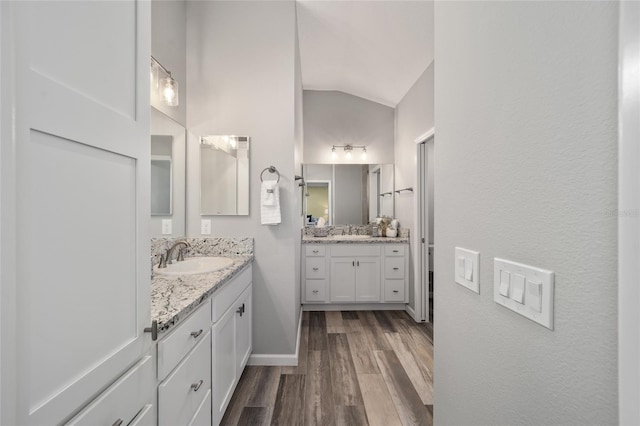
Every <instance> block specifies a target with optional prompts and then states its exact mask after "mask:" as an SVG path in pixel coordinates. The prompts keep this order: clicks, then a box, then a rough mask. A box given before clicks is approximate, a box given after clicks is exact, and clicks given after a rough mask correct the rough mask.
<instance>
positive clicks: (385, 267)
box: [302, 242, 409, 305]
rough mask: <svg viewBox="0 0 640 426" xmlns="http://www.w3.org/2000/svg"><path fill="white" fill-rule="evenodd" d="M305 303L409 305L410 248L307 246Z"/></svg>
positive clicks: (391, 245) (396, 245)
mask: <svg viewBox="0 0 640 426" xmlns="http://www.w3.org/2000/svg"><path fill="white" fill-rule="evenodd" d="M303 247H304V250H303V253H304V261H303V272H302V274H303V282H304V289H303V290H302V294H303V299H304V300H303V303H306V304H313V305H316V304H317V305H321V304H341V303H407V302H408V300H407V298H408V282H409V280H408V276H407V272H408V261H409V260H408V256H407V255H408V244H406V243H391V242H379V243H368V244H353V243H347V244H344V243H343V244H341V243H329V242H327V243H323V244H305V245H304V246H303Z"/></svg>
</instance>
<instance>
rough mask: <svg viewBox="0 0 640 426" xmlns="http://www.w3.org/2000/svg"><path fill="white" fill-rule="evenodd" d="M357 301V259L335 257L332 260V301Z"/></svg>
mask: <svg viewBox="0 0 640 426" xmlns="http://www.w3.org/2000/svg"><path fill="white" fill-rule="evenodd" d="M354 300H356V268H355V259H353V258H348V257H335V258H332V259H331V301H332V302H353V301H354Z"/></svg>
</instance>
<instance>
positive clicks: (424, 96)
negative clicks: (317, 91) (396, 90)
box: [394, 62, 434, 308]
mask: <svg viewBox="0 0 640 426" xmlns="http://www.w3.org/2000/svg"><path fill="white" fill-rule="evenodd" d="M433 78H434V63H433V62H432V63H431V65H429V67H427V69H426V70H425V71H424V72H423V73H422V75H421V76H420V77H419V78H418V80H416V82H415V83H414V84H413V86H412V87H411V89H409V91H408V92H407V94H406V95H404V98H402V100H401V101H400V103H399V104H398V106H397V107H396V144H395V158H396V161H395V165H396V167H395V179H396V182H395V185H396V188H398V189H402V188H407V187H413V188H414V189H416V190H417V188H418V174H417V171H418V169H417V164H416V158H417V150H416V142H415V140H416V138H418V137H420V136H422V135H424V134H425V133H426V132H428V131H429V130H431V129H433V123H434V107H433ZM394 198H395V212H396V218H397V219H398V221H399V222H400V226H401V227H403V228H410V229H411V233H410V238H411V254H410V258H409V271H410V272H409V305H410V306H411V307H412V308H414V307H415V291H414V290H415V288H414V281H415V277H419V276H420V269H419V268H420V265H419V263H418V257H419V253H418V250H416V248H417V247H419V246H420V242H419V239H418V233H417V229H418V222H417V219H416V218H417V205H416V203H417V200H418V194H417V192H406V191H405V192H402V193H400V194H396V195H395V197H394Z"/></svg>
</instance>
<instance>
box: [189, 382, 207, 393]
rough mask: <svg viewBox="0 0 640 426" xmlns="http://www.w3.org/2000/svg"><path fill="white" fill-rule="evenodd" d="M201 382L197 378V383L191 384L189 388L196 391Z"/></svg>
mask: <svg viewBox="0 0 640 426" xmlns="http://www.w3.org/2000/svg"><path fill="white" fill-rule="evenodd" d="M203 383H204V381H202V380H199V381H198V382H197V383H194V384H192V385H191V389H193V391H194V392H198V389H200V386H202V384H203Z"/></svg>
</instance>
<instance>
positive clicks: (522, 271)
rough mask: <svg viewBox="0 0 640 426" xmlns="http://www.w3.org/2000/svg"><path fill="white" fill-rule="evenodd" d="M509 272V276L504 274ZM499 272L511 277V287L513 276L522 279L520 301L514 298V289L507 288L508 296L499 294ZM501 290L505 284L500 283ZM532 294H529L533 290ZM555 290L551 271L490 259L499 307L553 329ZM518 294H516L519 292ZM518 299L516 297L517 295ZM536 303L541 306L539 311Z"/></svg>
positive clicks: (494, 297)
mask: <svg viewBox="0 0 640 426" xmlns="http://www.w3.org/2000/svg"><path fill="white" fill-rule="evenodd" d="M506 273H508V274H509V275H507V274H506ZM500 274H502V275H503V277H506V276H510V277H511V280H510V281H511V282H510V283H509V285H510V287H511V286H512V285H513V277H514V276H520V277H522V276H523V277H524V278H525V287H524V294H523V298H524V300H523V302H524V303H519V302H518V301H516V300H514V296H513V291H511V290H512V289H511V288H509V291H508V292H505V291H503V293H506V294H507V296H503V295H502V294H500V285H501V280H500ZM502 286H503V290H504V287H505V283H502ZM534 291H535V295H532V293H534ZM554 291H555V274H554V273H553V271H548V270H546V269H540V268H536V267H534V266H529V265H524V264H522V263H516V262H512V261H510V260H505V259H499V258H497V257H496V258H494V259H493V300H494V301H495V302H496V303H497V304H498V305H501V306H504V307H505V308H507V309H510V310H512V311H513V312H515V313H517V314H520V315H522V316H523V317H525V318H528V319H530V320H531V321H534V322H537V323H538V324H540V325H542V326H544V327H547V328H548V329H549V330H553V298H554ZM518 296H519V295H518ZM516 298H518V297H516ZM538 306H540V307H541V309H540V311H538Z"/></svg>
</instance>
